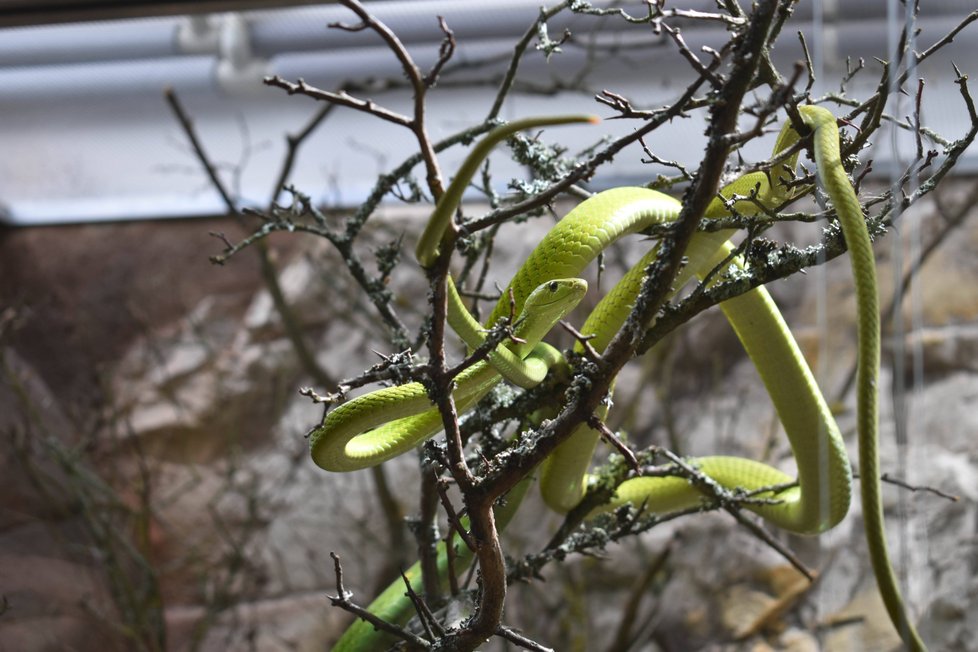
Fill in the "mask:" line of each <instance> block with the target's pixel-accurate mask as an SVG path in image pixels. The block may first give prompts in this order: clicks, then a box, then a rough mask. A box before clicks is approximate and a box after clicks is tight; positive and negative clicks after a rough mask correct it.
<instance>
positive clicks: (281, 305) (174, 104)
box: [164, 88, 335, 387]
mask: <svg viewBox="0 0 978 652" xmlns="http://www.w3.org/2000/svg"><path fill="white" fill-rule="evenodd" d="M164 94H165V97H166V101H167V103H169V105H170V108H171V109H172V110H173V113H174V115H176V117H177V120H178V121H179V122H180V125H181V127H182V128H183V130H184V133H185V134H186V135H187V138H188V140H190V144H191V145H192V147H193V150H194V153H195V154H196V155H197V159H198V160H199V161H200V164H201V165H202V166H203V167H204V171H205V172H206V173H207V176H208V178H209V179H210V181H211V184H212V185H213V186H214V189H215V190H217V192H218V193H219V194H220V195H221V199H222V200H223V201H224V204H225V206H226V207H227V209H228V212H229V213H230V214H231V215H233V216H234V217H235V218H236V219H237V220H238V223H239V224H241V226H242V228H244V221H243V219H242V216H241V212H240V210H239V209H238V206H237V204H236V203H235V201H234V199H232V198H231V195H230V194H229V193H228V191H227V189H226V188H225V187H224V184H223V183H222V182H221V178H220V177H219V176H218V174H217V168H215V167H214V164H213V163H212V162H211V160H210V158H209V157H208V156H207V153H206V152H205V150H204V147H203V145H202V144H201V142H200V139H199V138H198V137H197V131H196V129H194V125H193V122H192V121H191V119H190V117H189V116H188V114H187V112H186V110H185V109H184V108H183V105H182V104H181V102H180V99H179V98H178V97H177V94H176V91H174V90H173V89H172V88H167V89H166V90H165V91H164ZM323 118H325V115H324V116H323ZM315 124H318V122H315V123H314V124H313V125H311V128H310V129H309V130H308V131H307V132H306V133H305V136H308V134H309V133H311V131H312V129H313V128H315ZM305 136H303V138H305ZM300 142H301V141H300ZM296 147H298V142H297V143H296V144H295V145H290V151H289V155H288V156H287V158H286V165H284V166H283V170H282V176H285V175H287V174H288V170H289V167H290V163H289V161H290V160H291V159H292V158H293V157H294V151H295V148H296ZM276 194H277V193H276ZM257 247H258V260H259V263H260V266H261V275H262V280H264V281H265V286H266V287H267V288H268V293H269V295H271V297H272V303H273V304H274V305H275V310H276V311H277V312H278V314H279V316H280V317H281V318H282V325H283V326H284V327H285V333H286V336H287V337H288V338H289V341H290V342H291V343H292V348H293V349H294V350H295V354H296V357H297V358H299V363H300V364H301V365H302V368H303V370H304V371H305V372H306V373H307V374H309V376H310V377H311V378H312V379H313V380H314V381H315V382H316V383H317V384H318V385H320V386H323V387H328V386H331V385H333V384H334V383H335V380H334V379H333V378H331V377H330V376H329V374H327V373H326V371H325V370H324V369H323V368H322V367H321V366H320V365H319V363H318V362H316V357H315V356H314V355H313V354H312V351H310V350H309V347H308V346H306V340H305V337H304V336H303V334H302V328H301V327H300V326H299V324H298V322H297V321H296V319H295V314H293V312H292V309H291V308H290V307H289V305H288V302H287V301H286V299H285V294H284V293H283V292H282V286H281V285H280V284H279V282H278V270H276V269H275V264H274V263H272V259H271V255H270V254H269V251H268V246H267V245H266V244H265V241H264V240H259V241H258V243H257Z"/></svg>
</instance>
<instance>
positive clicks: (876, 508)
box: [799, 106, 926, 652]
mask: <svg viewBox="0 0 978 652" xmlns="http://www.w3.org/2000/svg"><path fill="white" fill-rule="evenodd" d="M799 111H800V112H801V116H802V119H803V120H804V121H805V123H806V124H807V125H808V126H809V127H811V128H812V129H813V130H814V131H815V134H814V145H815V162H816V170H817V174H818V180H819V183H820V184H821V185H822V187H823V188H824V189H825V192H826V194H828V196H829V199H831V200H832V204H833V205H834V206H835V210H836V214H837V215H838V218H839V224H840V226H841V227H842V235H843V237H844V238H845V241H846V246H847V247H848V249H849V261H850V264H851V266H852V276H853V279H854V280H855V285H856V310H857V315H856V321H857V324H858V344H857V361H856V362H857V365H856V368H857V374H856V421H857V423H856V430H857V436H858V439H859V486H860V494H861V499H862V506H863V522H864V526H865V530H866V542H867V546H868V549H869V558H870V561H871V563H872V566H873V573H874V574H875V575H876V583H877V585H878V586H879V591H880V595H881V596H882V598H883V603H884V604H885V605H886V610H887V612H888V613H889V616H890V620H891V621H892V622H893V625H894V627H896V629H897V632H899V634H900V637H901V638H902V639H903V641H904V643H905V644H906V645H907V647H908V648H910V649H911V650H912V651H913V652H918V651H922V650H926V646H925V645H924V642H923V640H922V639H921V638H920V634H919V633H918V632H917V629H916V628H915V627H914V624H913V623H912V622H911V621H910V618H909V617H908V615H907V608H906V605H905V604H904V601H903V597H902V595H901V593H900V585H899V583H898V582H897V579H896V575H895V573H894V572H893V566H892V564H891V563H890V556H889V552H888V550H887V545H886V529H885V527H884V522H883V502H882V499H881V497H880V493H881V486H880V469H879V449H878V443H879V406H878V404H877V381H878V378H879V366H880V321H879V297H878V295H877V284H876V258H875V256H874V254H873V245H872V242H871V241H870V237H869V231H868V230H867V228H866V222H865V220H864V219H863V212H862V207H861V206H860V204H859V199H858V198H857V197H856V193H855V190H853V187H852V184H851V183H850V182H849V178H848V177H847V176H846V172H845V168H843V167H842V160H841V154H840V150H839V131H838V127H837V124H836V119H835V116H834V115H832V113H831V112H830V111H828V110H827V109H824V108H822V107H816V106H802V107H799Z"/></svg>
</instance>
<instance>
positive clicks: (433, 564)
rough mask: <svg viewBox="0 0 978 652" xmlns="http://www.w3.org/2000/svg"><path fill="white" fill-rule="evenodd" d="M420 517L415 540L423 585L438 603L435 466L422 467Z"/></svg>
mask: <svg viewBox="0 0 978 652" xmlns="http://www.w3.org/2000/svg"><path fill="white" fill-rule="evenodd" d="M418 503H419V508H420V512H421V513H420V515H419V517H418V522H417V530H416V531H415V532H414V539H415V543H416V545H417V549H418V562H419V563H420V565H421V585H422V587H423V588H424V594H425V596H426V597H427V598H428V599H429V600H431V601H433V602H434V601H436V600H438V599H439V598H440V597H441V587H440V586H439V582H438V523H437V521H436V520H435V519H436V518H437V516H438V475H437V473H436V472H435V468H434V465H432V464H422V466H421V491H420V497H419V499H418Z"/></svg>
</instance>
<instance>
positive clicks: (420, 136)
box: [340, 0, 455, 200]
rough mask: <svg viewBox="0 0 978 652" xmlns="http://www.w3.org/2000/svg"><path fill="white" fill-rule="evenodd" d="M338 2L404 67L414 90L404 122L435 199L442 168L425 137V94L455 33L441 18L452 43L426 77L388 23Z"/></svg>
mask: <svg viewBox="0 0 978 652" xmlns="http://www.w3.org/2000/svg"><path fill="white" fill-rule="evenodd" d="M340 4H342V5H343V6H344V7H346V8H348V9H350V10H351V11H353V13H355V14H356V15H357V17H358V18H360V20H361V21H363V22H362V24H361V26H357V27H355V29H364V28H368V27H369V28H370V29H372V30H373V31H374V32H376V33H377V34H378V35H379V36H380V37H381V38H382V39H383V40H384V42H385V43H386V44H387V47H388V48H389V49H390V50H391V52H393V53H394V54H395V55H396V56H397V59H398V61H400V63H401V68H402V69H403V70H404V74H405V75H407V78H408V81H409V82H410V83H411V87H412V89H413V91H414V115H413V116H412V117H411V118H410V120H408V121H407V123H406V124H405V125H404V126H406V127H408V128H409V129H410V130H411V131H412V132H413V133H414V135H415V138H416V139H417V141H418V148H419V150H420V152H421V157H422V158H423V159H424V163H425V170H426V171H427V181H428V188H429V189H430V190H431V192H432V195H433V196H434V198H435V199H436V200H437V199H438V198H439V197H440V196H441V194H442V191H443V190H444V188H443V186H442V179H441V171H440V170H439V168H438V159H437V158H436V157H435V150H434V148H433V147H432V145H431V139H430V138H428V133H427V127H426V124H425V96H426V94H427V91H428V87H429V85H430V84H433V83H434V80H435V78H437V70H440V69H441V67H442V66H443V65H444V64H445V62H446V61H447V60H448V58H449V57H451V55H452V52H454V43H455V41H454V37H453V36H452V33H451V31H450V30H449V29H448V28H447V26H445V24H444V22H441V23H440V25H441V27H442V31H443V32H444V33H445V34H446V38H447V40H448V42H450V43H451V46H450V47H449V48H447V49H443V50H442V54H441V56H440V57H439V59H438V63H436V64H435V68H434V69H433V71H432V77H431V79H430V80H429V79H426V77H425V76H424V75H423V74H422V73H421V70H420V69H419V68H418V66H417V65H416V64H415V63H414V60H413V59H412V58H411V55H410V54H409V53H408V51H407V48H405V47H404V44H403V43H401V41H400V39H398V38H397V35H395V34H394V32H392V31H391V29H390V28H389V27H387V25H385V24H384V23H382V22H381V21H379V20H377V18H376V17H374V16H372V15H371V14H370V13H369V12H367V10H366V9H365V8H364V7H363V5H362V4H360V3H359V2H358V1H357V0H340Z"/></svg>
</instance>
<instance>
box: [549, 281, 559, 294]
mask: <svg viewBox="0 0 978 652" xmlns="http://www.w3.org/2000/svg"><path fill="white" fill-rule="evenodd" d="M547 289H548V290H550V291H551V292H556V291H557V281H550V283H549V284H548V285H547Z"/></svg>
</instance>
